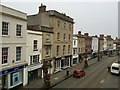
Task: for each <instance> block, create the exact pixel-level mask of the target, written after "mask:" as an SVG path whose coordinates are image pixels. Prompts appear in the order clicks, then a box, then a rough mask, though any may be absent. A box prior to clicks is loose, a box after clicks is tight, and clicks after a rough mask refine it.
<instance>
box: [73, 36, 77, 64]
mask: <svg viewBox="0 0 120 90" xmlns="http://www.w3.org/2000/svg"><path fill="white" fill-rule="evenodd" d="M77 63H78V37H77V35H73V50H72V65H73V66H74V65H75V64H77Z"/></svg>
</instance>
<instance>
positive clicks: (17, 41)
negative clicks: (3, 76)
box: [0, 6, 27, 68]
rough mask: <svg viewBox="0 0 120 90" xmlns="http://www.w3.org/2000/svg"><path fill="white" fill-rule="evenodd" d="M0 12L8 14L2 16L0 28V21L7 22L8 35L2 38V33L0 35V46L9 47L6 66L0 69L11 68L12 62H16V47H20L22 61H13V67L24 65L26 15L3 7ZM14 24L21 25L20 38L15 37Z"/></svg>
mask: <svg viewBox="0 0 120 90" xmlns="http://www.w3.org/2000/svg"><path fill="white" fill-rule="evenodd" d="M0 7H2V6H0ZM0 12H2V13H6V14H8V15H2V20H1V22H0V24H1V25H0V26H2V21H5V22H9V35H8V36H2V33H0V37H1V38H2V42H0V45H2V47H9V57H8V58H9V59H8V65H7V66H6V65H5V66H4V65H2V68H4V67H11V66H13V63H12V60H16V47H17V46H21V47H22V59H21V61H19V62H17V61H15V63H14V66H15V65H18V64H21V63H25V62H26V25H27V22H26V21H25V20H26V19H27V14H25V13H22V12H19V11H16V10H14V9H10V8H7V7H4V6H3V7H2V10H1V11H0ZM11 15H13V16H11ZM18 15H19V16H18ZM15 16H18V17H21V19H20V18H19V19H18V17H15ZM23 19H25V20H23ZM16 24H20V25H22V36H21V37H17V36H16ZM1 30H2V29H1ZM0 64H1V63H0Z"/></svg>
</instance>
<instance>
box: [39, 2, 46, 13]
mask: <svg viewBox="0 0 120 90" xmlns="http://www.w3.org/2000/svg"><path fill="white" fill-rule="evenodd" d="M45 11H46V6H45V5H43V4H41V6H40V7H39V13H41V12H45Z"/></svg>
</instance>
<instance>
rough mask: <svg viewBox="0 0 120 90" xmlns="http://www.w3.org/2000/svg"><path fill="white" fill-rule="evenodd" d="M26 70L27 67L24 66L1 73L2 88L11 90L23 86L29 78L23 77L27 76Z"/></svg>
mask: <svg viewBox="0 0 120 90" xmlns="http://www.w3.org/2000/svg"><path fill="white" fill-rule="evenodd" d="M26 68H27V67H26V65H23V66H18V67H14V68H11V69H8V70H3V71H0V75H1V77H2V78H1V84H2V85H1V86H2V88H4V89H10V88H14V87H16V86H19V85H22V86H23V83H24V82H26V80H27V78H24V77H25V76H23V75H25V74H26V72H24V71H25V70H24V69H26ZM24 80H25V81H24Z"/></svg>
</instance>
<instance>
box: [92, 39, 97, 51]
mask: <svg viewBox="0 0 120 90" xmlns="http://www.w3.org/2000/svg"><path fill="white" fill-rule="evenodd" d="M92 50H93V52H96V53H97V52H98V38H97V37H92Z"/></svg>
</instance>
